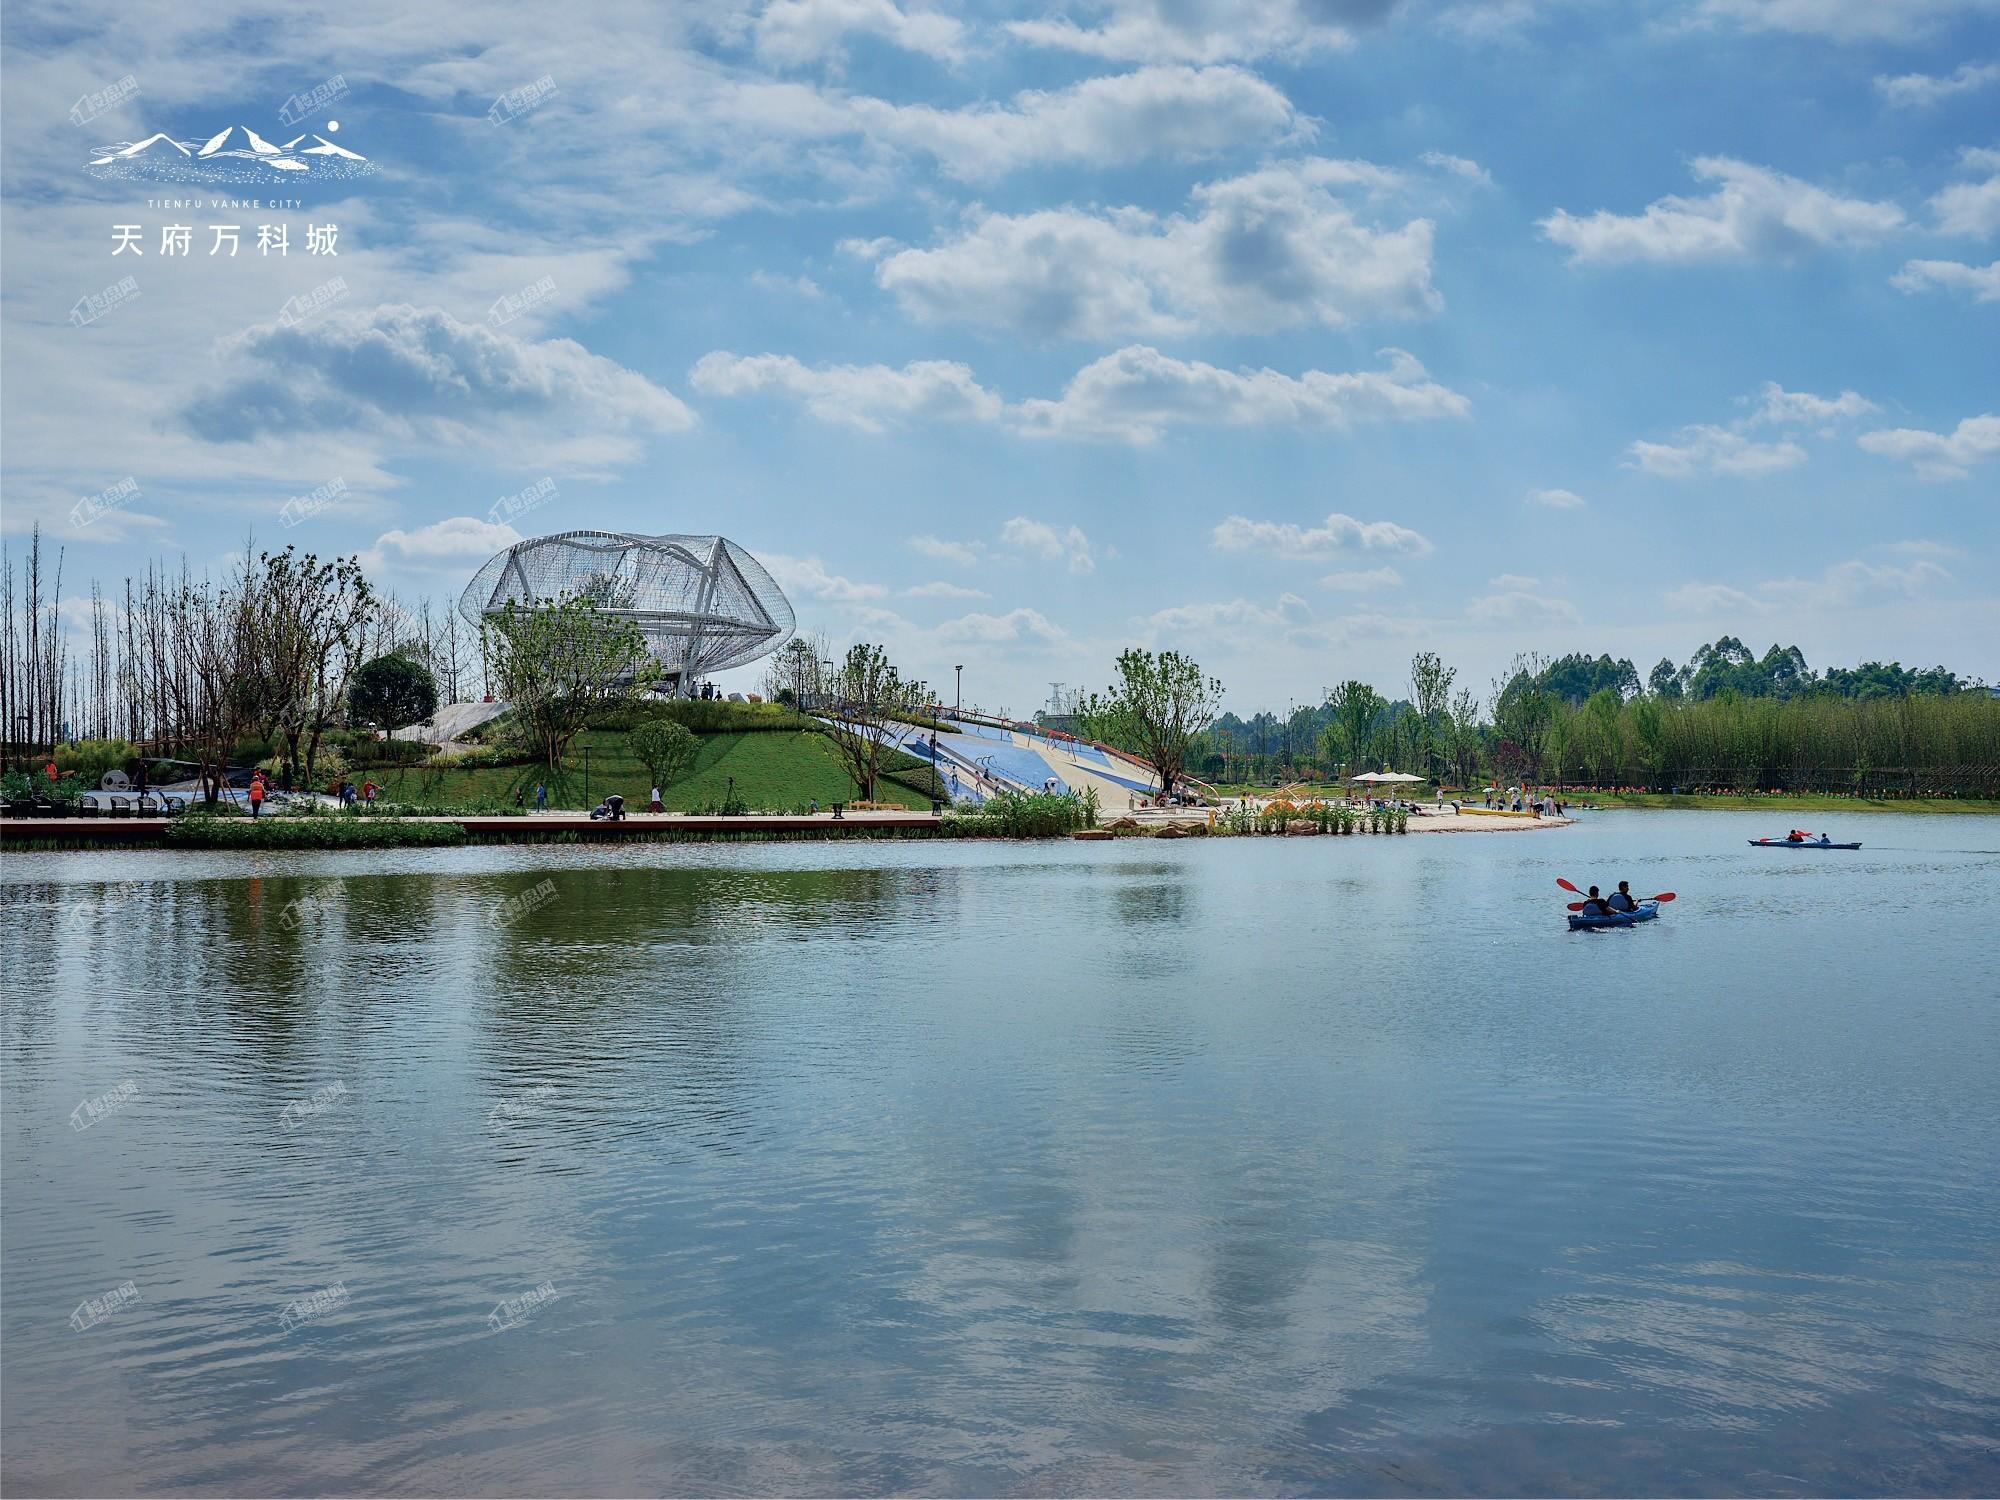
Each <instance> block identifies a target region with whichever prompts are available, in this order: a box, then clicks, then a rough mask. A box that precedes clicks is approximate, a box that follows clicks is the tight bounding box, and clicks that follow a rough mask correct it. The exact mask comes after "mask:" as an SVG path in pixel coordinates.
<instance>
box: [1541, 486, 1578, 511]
mask: <svg viewBox="0 0 2000 1500" xmlns="http://www.w3.org/2000/svg"><path fill="white" fill-rule="evenodd" d="M1528 503H1529V504H1531V505H1546V506H1547V507H1548V508H1549V509H1550V510H1575V509H1577V508H1578V507H1579V506H1581V505H1583V504H1584V498H1583V496H1581V495H1579V494H1577V493H1576V492H1575V491H1574V490H1529V491H1528Z"/></svg>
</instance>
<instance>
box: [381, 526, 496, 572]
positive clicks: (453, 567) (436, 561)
mask: <svg viewBox="0 0 2000 1500" xmlns="http://www.w3.org/2000/svg"><path fill="white" fill-rule="evenodd" d="M520 540H521V533H520V532H518V531H516V530H515V529H514V528H513V527H511V526H508V525H505V524H504V523H498V524H496V523H495V522H492V521H482V520H481V519H479V518H478V517H477V516H447V517H445V519H444V520H442V521H433V522H431V524H430V525H428V526H419V527H417V528H416V529H415V530H412V531H404V530H402V529H400V528H397V529H395V530H391V531H385V532H383V533H382V534H381V535H380V536H378V537H376V538H375V540H374V542H373V544H372V545H370V546H369V547H368V548H367V549H366V550H365V551H363V552H362V553H361V554H360V558H361V566H362V568H363V569H364V570H365V571H367V572H369V573H381V572H393V573H452V574H457V573H461V572H468V573H469V572H470V571H471V570H472V569H473V568H475V567H477V566H478V565H479V564H480V563H483V562H485V561H486V559H487V558H489V557H491V556H493V554H494V553H496V552H500V551H502V550H504V549H505V548H508V547H511V546H513V545H514V543H516V542H518V541H520Z"/></svg>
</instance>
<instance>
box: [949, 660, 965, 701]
mask: <svg viewBox="0 0 2000 1500" xmlns="http://www.w3.org/2000/svg"><path fill="white" fill-rule="evenodd" d="M952 671H954V672H956V673H957V674H958V685H957V686H956V687H954V688H953V689H952V691H951V711H952V712H953V713H957V712H958V711H959V710H960V709H962V708H964V707H965V663H964V662H960V663H959V664H958V665H957V666H955V667H953V668H952Z"/></svg>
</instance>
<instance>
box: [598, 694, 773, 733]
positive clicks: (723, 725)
mask: <svg viewBox="0 0 2000 1500" xmlns="http://www.w3.org/2000/svg"><path fill="white" fill-rule="evenodd" d="M648 719H668V720H671V721H672V722H674V723H676V724H679V725H681V726H682V727H684V728H686V729H690V730H693V731H694V732H695V733H696V734H756V733H759V732H766V733H769V732H776V731H779V730H786V729H797V728H798V727H799V715H798V714H796V713H795V712H793V711H792V710H791V709H789V708H780V707H779V706H778V705H777V704H775V703H731V702H730V701H729V700H728V699H727V698H650V699H647V698H635V699H633V700H631V701H630V702H627V703H618V704H613V705H612V706H611V707H609V708H606V709H603V710H600V711H599V712H598V713H596V714H593V715H592V716H591V720H590V727H591V728H592V729H605V730H611V731H614V732H616V733H620V734H630V733H631V732H632V731H633V730H634V729H637V728H638V727H639V726H640V725H641V724H643V723H645V722H646V721H647V720H648Z"/></svg>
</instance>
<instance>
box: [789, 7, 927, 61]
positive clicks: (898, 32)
mask: <svg viewBox="0 0 2000 1500" xmlns="http://www.w3.org/2000/svg"><path fill="white" fill-rule="evenodd" d="M753 35H754V38H755V45H756V48H757V55H758V57H760V58H762V59H763V60H764V61H765V62H768V63H773V64H776V65H778V66H780V67H788V66H789V67H796V66H799V65H801V64H805V63H814V62H820V61H823V60H829V59H831V60H834V61H839V60H840V59H841V57H842V56H843V52H844V48H843V45H842V44H843V43H844V42H845V40H846V38H847V37H848V36H850V35H857V36H873V37H879V38H880V39H881V40H883V41H886V42H888V43H890V44H891V45H892V46H896V47H900V48H902V49H903V50H904V51H906V52H918V53H922V54H923V55H925V56H927V57H934V58H937V59H938V60H939V61H941V62H957V61H958V60H959V59H960V58H962V57H963V56H964V55H965V28H964V26H962V25H961V24H960V23H959V22H958V21H956V20H954V19H952V18H951V17H950V16H947V15H942V14H939V13H938V12H936V11H928V10H905V9H904V8H903V7H902V6H900V5H897V4H895V3H894V0H771V3H770V4H769V5H767V6H765V7H764V10H763V13H762V14H760V15H759V16H758V17H757V21H756V25H755V27H754V28H753Z"/></svg>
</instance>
